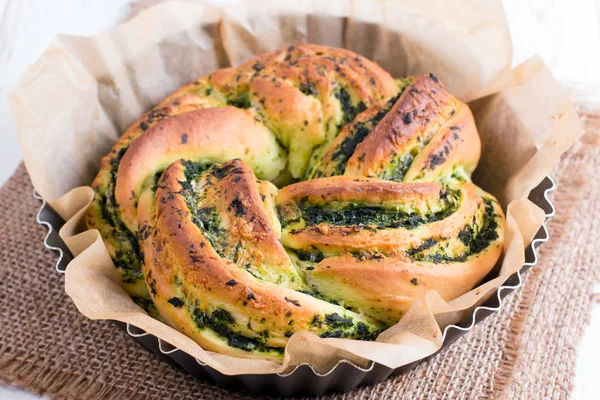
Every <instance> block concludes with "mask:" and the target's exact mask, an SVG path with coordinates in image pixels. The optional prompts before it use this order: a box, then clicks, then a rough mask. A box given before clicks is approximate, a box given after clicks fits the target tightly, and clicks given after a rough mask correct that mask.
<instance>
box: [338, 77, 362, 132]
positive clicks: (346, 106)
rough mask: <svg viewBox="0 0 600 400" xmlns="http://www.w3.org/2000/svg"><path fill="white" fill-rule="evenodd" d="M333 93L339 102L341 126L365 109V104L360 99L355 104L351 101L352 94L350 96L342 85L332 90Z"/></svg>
mask: <svg viewBox="0 0 600 400" xmlns="http://www.w3.org/2000/svg"><path fill="white" fill-rule="evenodd" d="M333 95H334V96H335V98H336V99H338V100H339V102H340V108H341V110H342V115H343V116H342V121H341V124H342V126H346V125H347V124H349V123H350V122H352V121H353V120H354V118H355V117H356V116H357V115H358V114H360V113H361V112H363V111H365V110H366V109H367V106H366V104H365V103H364V102H362V101H361V102H359V103H358V104H356V105H355V104H354V102H353V101H352V96H350V93H349V92H348V90H347V89H346V88H344V87H343V86H339V87H338V88H336V89H335V90H334V92H333ZM340 130H341V127H340Z"/></svg>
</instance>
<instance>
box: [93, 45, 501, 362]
mask: <svg viewBox="0 0 600 400" xmlns="http://www.w3.org/2000/svg"><path fill="white" fill-rule="evenodd" d="M479 154H480V141H479V136H478V134H477V130H476V127H475V123H474V120H473V116H472V114H471V112H470V110H469V108H468V106H467V105H466V104H464V103H462V102H461V101H459V100H458V99H456V98H454V97H453V96H452V95H451V94H449V93H448V92H447V91H446V89H445V88H444V87H443V85H442V84H441V83H440V82H439V81H438V80H437V78H435V76H433V75H431V74H429V75H422V76H415V77H408V78H405V79H398V80H394V79H393V78H392V77H391V76H390V75H389V74H387V73H386V72H385V71H383V70H382V69H381V68H380V67H379V66H377V65H376V64H374V63H372V62H371V61H368V60H366V59H365V58H363V57H361V56H358V55H356V54H354V53H352V52H350V51H348V50H343V49H334V48H329V47H325V46H316V45H307V44H302V45H298V46H291V47H288V48H284V49H281V50H278V51H275V52H273V53H268V54H264V55H261V56H258V57H257V58H255V59H254V60H251V61H249V62H247V63H245V64H243V65H242V66H240V67H237V68H227V69H223V70H219V71H217V72H215V73H213V74H210V75H208V76H206V77H204V78H201V79H199V80H197V81H195V82H192V83H190V84H189V85H187V86H184V87H182V88H181V89H179V90H178V91H176V92H175V93H174V94H172V95H170V96H169V97H167V98H166V99H165V100H164V101H163V102H161V103H160V104H159V105H158V106H157V107H156V108H154V109H153V110H151V111H150V112H148V113H146V114H145V115H144V116H142V117H141V118H140V119H139V120H138V121H136V122H135V123H134V124H133V125H132V126H131V127H130V128H129V129H128V130H127V131H126V132H125V133H124V135H123V136H122V137H121V138H120V139H119V141H118V142H117V143H116V144H115V146H114V147H113V150H112V151H111V152H110V153H109V154H108V155H107V156H106V157H105V158H104V159H103V160H102V164H101V169H100V172H99V174H98V176H97V178H96V179H95V181H94V183H93V187H94V189H95V191H96V196H95V198H94V201H93V203H92V205H91V206H90V208H89V210H88V213H87V215H86V224H87V226H88V228H95V229H98V230H99V232H100V234H101V235H102V237H103V239H104V241H105V243H106V246H107V249H108V251H109V254H110V255H111V257H112V258H113V260H114V263H115V266H116V268H117V269H118V270H119V271H120V272H121V275H122V277H123V286H124V288H125V289H126V290H127V291H128V292H129V293H130V294H131V295H132V297H134V298H135V299H136V301H138V302H139V303H140V304H141V305H143V306H145V307H146V308H147V309H149V310H150V311H154V312H156V315H157V316H160V318H162V319H163V320H164V321H166V322H167V323H169V324H170V325H172V326H173V327H175V328H176V329H179V330H181V331H182V332H183V333H185V334H187V335H188V336H190V337H191V338H193V339H194V340H196V341H197V342H198V343H199V344H200V345H202V346H203V347H204V348H206V349H208V350H212V351H216V352H220V353H223V354H229V355H233V356H239V357H259V358H267V359H273V360H278V359H280V358H281V357H282V352H283V349H284V347H285V344H286V342H287V340H288V338H289V337H290V336H291V335H292V334H293V333H294V332H298V331H312V332H314V333H316V334H318V335H320V336H322V337H341V338H353V339H361V340H373V339H374V338H376V337H377V335H378V333H379V332H381V331H382V330H383V329H385V328H386V327H388V326H390V325H392V324H394V323H396V322H397V321H398V320H399V319H400V318H401V317H402V316H403V315H404V313H405V312H406V311H407V310H408V308H409V307H410V306H411V304H412V302H413V301H414V299H415V298H418V297H420V296H423V295H424V294H425V293H426V292H427V291H428V290H430V289H435V290H437V291H438V292H439V293H440V295H442V297H443V298H445V299H447V300H450V299H453V298H455V297H457V296H459V295H461V294H463V293H465V292H466V291H468V290H469V289H471V288H472V287H473V286H474V285H476V284H477V282H479V281H480V280H481V279H482V278H483V277H484V276H485V275H487V273H488V272H489V271H490V270H491V269H492V267H493V266H494V265H495V263H496V261H497V260H498V258H499V257H500V254H501V251H502V240H503V230H504V216H503V213H502V209H501V208H500V206H499V205H498V203H497V201H496V200H495V199H494V198H493V196H491V195H489V194H487V193H485V192H483V191H482V190H481V189H479V188H478V187H476V186H475V185H474V184H473V183H471V182H470V175H471V173H472V171H473V170H474V168H475V167H476V165H477V162H478V159H479ZM297 180H301V181H300V182H297V183H293V182H294V181H297ZM271 182H273V183H276V184H277V185H278V186H280V187H282V186H283V187H282V188H281V189H278V188H277V186H276V185H274V184H273V183H271ZM154 307H155V309H154Z"/></svg>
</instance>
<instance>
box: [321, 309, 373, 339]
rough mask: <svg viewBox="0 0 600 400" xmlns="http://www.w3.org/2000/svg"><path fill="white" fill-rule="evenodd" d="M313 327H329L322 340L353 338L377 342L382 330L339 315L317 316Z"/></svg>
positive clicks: (322, 334)
mask: <svg viewBox="0 0 600 400" xmlns="http://www.w3.org/2000/svg"><path fill="white" fill-rule="evenodd" d="M311 326H313V327H316V328H322V327H323V326H326V327H327V330H326V331H325V332H323V333H321V334H320V335H319V336H320V337H322V338H353V339H356V340H375V338H377V336H378V335H379V333H381V330H380V329H379V328H377V327H375V326H373V325H369V324H366V323H364V322H362V321H358V322H355V321H354V318H352V317H350V316H347V315H340V314H338V313H331V314H325V315H324V316H321V315H319V314H315V316H314V318H313V320H312V322H311Z"/></svg>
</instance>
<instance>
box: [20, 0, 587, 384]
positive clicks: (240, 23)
mask: <svg viewBox="0 0 600 400" xmlns="http://www.w3.org/2000/svg"><path fill="white" fill-rule="evenodd" d="M300 41H303V42H312V43H321V44H327V45H331V46H338V47H346V48H349V49H351V50H354V51H356V52H358V53H360V54H363V55H365V56H367V57H369V58H371V59H373V60H375V61H377V62H378V63H380V64H381V65H382V66H383V67H384V68H385V69H386V70H388V71H390V72H391V73H392V75H394V76H396V77H400V76H404V75H409V74H420V73H428V72H432V73H434V74H436V76H438V77H439V78H440V79H441V80H442V81H443V82H445V84H446V85H447V86H448V88H449V90H450V91H451V92H453V93H454V94H455V95H457V96H458V97H460V98H461V99H463V100H465V101H470V102H471V103H470V105H471V106H472V108H473V111H474V114H475V118H476V122H477V126H478V128H479V132H480V135H481V137H482V143H483V149H482V160H481V162H480V164H479V167H478V169H477V171H476V173H475V175H474V179H475V182H476V183H477V184H479V185H480V186H482V187H483V188H484V189H486V190H488V191H490V192H491V193H492V194H494V195H495V196H497V197H498V199H499V200H500V201H501V203H502V204H503V206H504V207H505V210H506V211H507V231H506V241H505V244H504V257H503V260H502V262H501V265H500V268H499V269H498V270H499V273H498V274H499V275H498V277H497V278H495V279H492V280H491V281H488V282H486V283H485V284H483V285H481V286H479V287H478V288H476V289H474V290H473V291H471V292H469V293H467V294H465V295H463V296H461V297H459V298H457V299H455V300H453V301H450V302H446V301H444V300H443V299H442V298H441V297H440V296H439V295H438V294H437V293H436V292H435V291H431V292H429V293H427V295H426V296H424V297H423V298H421V299H418V300H417V301H416V302H415V304H414V305H413V306H412V308H411V309H410V310H409V312H408V313H407V314H406V316H405V317H404V318H403V319H402V320H401V321H400V322H399V323H398V324H396V325H395V326H393V327H391V328H389V329H388V330H387V331H385V332H384V333H382V334H381V335H380V337H379V338H378V340H377V341H375V342H362V341H354V340H348V339H333V338H329V339H322V338H319V337H318V336H316V335H314V334H312V333H308V332H299V333H296V334H295V335H294V336H293V337H292V338H291V339H290V342H289V344H288V346H287V349H286V355H285V359H284V362H283V364H277V363H273V362H269V361H263V360H244V359H237V358H233V357H229V356H224V355H220V354H216V353H212V352H207V351H204V350H203V349H202V348H200V346H198V345H197V344H196V343H195V342H193V341H192V340H191V339H189V338H188V337H186V336H185V335H183V334H180V333H179V332H177V331H176V330H174V329H172V328H170V327H169V326H167V325H165V324H163V323H161V322H159V321H156V320H154V319H152V318H151V317H149V316H148V315H147V314H146V313H145V312H144V311H143V310H142V309H140V308H139V307H138V306H137V305H135V304H134V303H133V301H132V300H131V299H130V298H129V296H128V295H127V294H126V293H125V291H124V290H123V289H121V287H120V286H119V278H118V276H117V273H116V270H115V269H114V266H113V264H112V261H111V259H110V257H109V255H108V253H107V251H106V249H105V247H104V244H103V243H102V240H101V238H100V237H99V235H98V233H97V231H95V230H92V231H85V232H84V231H83V226H82V215H83V213H84V212H85V209H86V208H87V206H88V205H89V203H90V201H91V199H92V197H93V191H92V189H91V188H90V187H89V186H85V185H88V184H89V183H90V182H91V181H92V179H93V177H94V176H95V174H96V172H97V170H98V167H99V162H100V159H101V158H102V156H103V155H104V154H106V153H107V152H108V151H109V149H110V147H111V146H112V144H113V143H114V142H115V141H116V140H117V138H118V136H119V134H120V133H121V132H123V131H124V130H125V129H126V128H127V126H128V125H129V124H131V123H132V122H133V121H134V120H135V119H136V118H137V117H138V116H139V115H140V114H142V113H143V112H145V111H146V110H147V109H149V108H150V107H152V106H153V105H155V104H156V103H158V102H159V101H160V100H161V99H162V98H163V97H165V96H166V95H168V94H169V93H170V92H172V91H173V90H175V89H176V88H177V87H179V86H181V85H183V84H185V83H187V82H188V81H190V80H192V79H194V78H197V77H200V76H202V75H204V74H207V73H210V72H212V71H214V70H215V69H217V68H221V67H225V66H229V65H237V64H239V63H241V62H243V61H245V60H247V59H249V58H250V57H252V56H254V55H256V54H258V53H260V52H264V51H270V50H274V49H276V48H278V47H280V46H283V45H288V44H292V43H297V42H300ZM511 58H512V48H511V41H510V36H509V32H508V26H507V23H506V20H505V16H504V12H503V10H502V6H501V4H500V2H499V1H491V0H490V1H469V0H458V1H454V2H446V1H443V0H427V1H418V0H414V1H411V0H402V1H399V0H396V1H389V2H388V1H368V0H364V1H361V0H355V1H342V0H338V1H335V0H334V1H305V0H293V1H281V0H280V1H275V0H263V1H250V0H247V1H240V2H239V3H237V4H235V5H231V4H230V5H228V6H227V8H226V9H219V8H217V7H214V6H210V5H205V4H202V3H201V2H171V3H164V4H160V5H158V6H156V7H154V8H151V9H148V10H146V11H144V12H142V13H141V14H140V15H138V16H137V17H136V18H134V19H132V20H130V21H128V22H126V23H124V24H122V25H120V26H119V27H117V28H115V29H112V30H110V31H108V32H105V33H102V34H100V35H97V36H94V37H88V38H83V37H73V36H59V37H58V38H56V40H54V41H53V42H52V44H51V45H50V47H49V48H48V50H47V51H46V52H45V53H44V54H43V55H42V57H41V58H40V59H39V60H38V61H37V62H36V63H35V64H34V65H32V66H31V67H30V68H29V70H28V71H27V72H26V74H25V76H24V77H23V78H22V80H21V81H20V83H19V85H18V86H17V87H16V88H15V89H14V90H13V91H12V92H11V94H10V96H9V102H10V105H11V110H12V112H13V114H14V117H15V120H16V122H17V129H18V133H19V138H20V142H21V146H22V148H23V154H24V158H25V163H26V166H27V169H28V171H29V174H30V175H31V178H32V181H33V184H34V186H35V188H36V190H37V191H38V192H39V193H40V194H41V195H42V196H43V198H44V199H45V200H47V201H48V202H49V203H50V204H51V205H52V207H53V208H54V209H55V210H56V211H57V212H58V213H59V214H60V215H61V216H62V217H63V218H64V219H65V220H66V221H67V223H66V224H65V225H64V227H63V228H62V229H61V232H60V234H61V236H62V238H63V239H64V240H65V242H66V244H67V245H68V246H69V248H70V249H71V251H72V252H73V254H74V255H75V256H76V257H75V259H74V260H73V261H72V262H71V263H70V264H69V266H68V268H67V273H66V280H65V286H66V291H67V293H68V294H69V295H70V296H71V298H72V299H73V301H74V303H75V304H76V306H77V308H78V309H79V310H80V311H81V312H82V313H83V314H84V315H86V316H87V317H89V318H92V319H113V320H118V321H122V322H127V323H131V324H133V325H135V326H137V327H139V328H141V329H143V330H145V331H147V332H149V333H151V334H153V335H155V336H157V337H159V338H161V339H163V340H165V341H166V342H168V343H170V344H172V345H174V346H176V347H178V348H179V349H181V350H183V351H185V352H187V353H189V354H191V355H192V356H194V357H195V358H197V359H198V360H200V361H202V362H204V363H206V364H208V365H210V366H211V367H213V368H215V369H217V370H219V371H220V372H222V373H224V374H245V373H254V374H266V373H274V372H283V371H286V370H289V368H290V367H291V366H293V365H296V364H299V363H303V362H307V363H310V364H311V365H312V366H313V368H315V370H317V371H319V372H327V371H328V370H329V368H330V367H331V366H333V365H334V364H335V363H336V362H337V361H339V360H340V359H349V360H352V361H353V362H355V363H357V364H359V365H366V364H368V362H369V360H374V361H376V362H379V363H381V364H383V365H386V366H388V367H391V368H396V367H398V366H401V365H405V364H407V363H410V362H413V361H415V360H419V359H421V358H423V357H426V356H428V355H430V354H432V353H434V352H435V351H436V350H438V349H439V348H440V346H441V344H442V329H443V328H444V327H445V326H446V325H448V324H451V323H456V322H458V321H459V320H460V319H461V318H462V317H463V316H464V314H465V313H468V312H471V311H472V308H473V307H474V306H476V305H477V304H479V303H481V302H482V301H483V300H485V299H486V298H487V297H488V296H489V295H490V294H491V293H493V291H494V290H495V289H496V288H497V287H499V286H500V285H501V284H502V283H503V282H504V281H505V280H506V278H507V277H508V276H509V275H510V274H512V273H514V272H515V271H516V270H518V269H519V268H520V267H521V266H522V264H523V262H524V248H525V247H526V245H527V244H529V242H530V241H531V239H532V238H533V236H534V234H535V233H536V232H537V230H538V228H539V227H540V226H541V224H542V222H543V219H544V213H543V211H542V210H540V209H539V208H538V207H537V206H535V205H534V204H532V203H531V202H529V201H528V200H527V195H528V193H529V190H530V189H532V188H533V187H535V186H536V185H537V184H538V183H539V182H540V181H541V180H542V179H543V177H544V176H545V175H547V174H548V173H549V172H550V170H551V169H552V167H553V165H554V164H555V163H556V161H557V160H558V157H559V156H560V154H562V153H563V152H564V151H565V150H566V149H567V148H568V147H569V146H570V145H571V144H572V143H573V142H574V140H575V139H576V137H577V135H578V133H579V124H578V120H577V117H576V114H575V110H574V108H573V105H572V103H571V101H570V100H569V98H568V97H567V95H566V94H565V92H564V90H563V89H562V88H561V87H560V85H559V84H558V83H557V82H556V81H555V80H554V78H553V77H552V76H551V74H550V73H549V72H548V70H547V69H546V67H545V66H544V65H543V63H542V62H541V61H540V60H539V59H537V58H533V59H531V60H529V61H527V62H525V63H524V64H522V65H520V66H519V67H517V68H516V69H514V70H512V69H511ZM65 323H68V321H65Z"/></svg>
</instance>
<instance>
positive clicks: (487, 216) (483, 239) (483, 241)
mask: <svg viewBox="0 0 600 400" xmlns="http://www.w3.org/2000/svg"><path fill="white" fill-rule="evenodd" d="M484 205H485V213H484V215H483V221H482V224H481V227H480V228H479V229H476V227H475V225H465V227H464V228H463V229H462V230H461V231H460V232H459V233H458V239H459V240H460V241H461V242H462V243H463V245H465V246H466V247H467V250H466V251H464V252H463V253H462V254H458V255H448V254H446V253H445V252H443V251H435V252H430V253H427V252H426V251H427V250H429V249H431V248H432V247H434V246H435V245H436V244H437V243H438V240H436V239H434V238H429V239H427V240H426V241H425V242H423V243H422V244H421V245H420V246H418V247H416V248H414V249H411V250H408V251H407V252H406V255H407V256H408V257H409V258H410V259H412V260H414V261H427V262H433V263H448V262H465V261H466V260H467V259H468V258H469V257H470V256H472V255H475V254H479V253H481V252H482V251H483V250H485V249H487V248H488V247H489V245H490V243H491V242H493V241H495V240H497V239H498V237H499V236H498V231H497V230H498V217H499V216H498V214H496V212H495V210H494V205H493V200H492V199H489V198H484Z"/></svg>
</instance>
